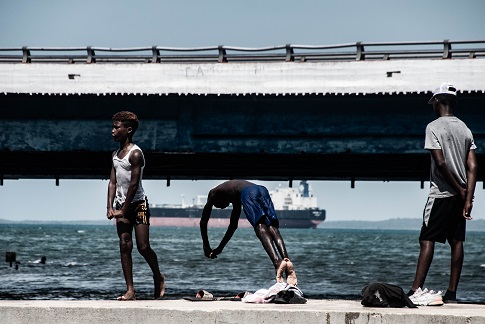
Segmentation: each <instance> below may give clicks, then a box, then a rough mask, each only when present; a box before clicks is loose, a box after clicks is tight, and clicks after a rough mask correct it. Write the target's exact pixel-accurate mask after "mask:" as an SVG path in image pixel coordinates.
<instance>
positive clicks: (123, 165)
mask: <svg viewBox="0 0 485 324" xmlns="http://www.w3.org/2000/svg"><path fill="white" fill-rule="evenodd" d="M133 150H140V152H141V155H142V157H143V166H142V167H141V175H140V180H139V183H138V189H137V190H136V193H135V197H134V198H133V201H130V202H129V203H132V202H134V201H140V200H144V199H145V191H144V190H143V186H142V184H141V179H142V178H143V169H144V168H145V157H144V156H143V151H142V150H141V149H140V148H139V147H138V146H137V145H135V144H133V147H132V148H131V149H130V151H129V152H128V153H127V154H126V155H125V157H123V158H122V159H120V158H118V152H119V149H118V150H117V151H116V152H115V154H114V155H113V166H114V169H115V173H116V196H115V203H118V204H120V205H122V204H123V203H124V202H125V200H126V194H127V193H128V187H129V186H130V181H131V163H130V160H129V159H130V154H131V152H132V151H133Z"/></svg>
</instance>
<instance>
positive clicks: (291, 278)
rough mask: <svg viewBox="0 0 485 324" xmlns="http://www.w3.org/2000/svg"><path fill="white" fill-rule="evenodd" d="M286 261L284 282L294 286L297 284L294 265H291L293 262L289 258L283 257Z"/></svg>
mask: <svg viewBox="0 0 485 324" xmlns="http://www.w3.org/2000/svg"><path fill="white" fill-rule="evenodd" d="M285 261H286V283H287V284H289V285H293V286H296V285H298V279H297V278H296V271H295V267H294V266H293V262H291V261H290V259H288V258H285Z"/></svg>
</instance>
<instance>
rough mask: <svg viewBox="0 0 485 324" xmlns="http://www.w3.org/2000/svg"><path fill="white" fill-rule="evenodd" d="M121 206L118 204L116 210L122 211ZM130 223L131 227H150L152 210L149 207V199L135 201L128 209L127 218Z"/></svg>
mask: <svg viewBox="0 0 485 324" xmlns="http://www.w3.org/2000/svg"><path fill="white" fill-rule="evenodd" d="M121 207H122V206H121V205H120V204H118V203H117V204H116V209H121ZM123 218H126V219H128V220H129V221H130V224H131V225H141V224H143V225H150V208H149V207H148V199H147V197H145V200H139V201H134V202H132V203H131V204H130V207H128V211H127V212H126V214H125V216H124V217H123Z"/></svg>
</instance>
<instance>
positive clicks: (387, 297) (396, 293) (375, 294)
mask: <svg viewBox="0 0 485 324" xmlns="http://www.w3.org/2000/svg"><path fill="white" fill-rule="evenodd" d="M361 294H362V302H361V304H362V305H364V306H367V307H404V306H407V307H410V308H415V307H416V305H414V304H413V302H412V301H411V300H410V299H409V297H408V296H407V295H406V294H405V293H404V291H403V290H402V288H401V287H399V286H396V285H391V284H386V283H378V282H375V283H371V284H369V285H367V286H365V287H364V288H362V293H361Z"/></svg>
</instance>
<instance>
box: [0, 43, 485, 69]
mask: <svg viewBox="0 0 485 324" xmlns="http://www.w3.org/2000/svg"><path fill="white" fill-rule="evenodd" d="M451 58H453V59H474V58H485V40H469V41H451V40H444V41H423V42H384V43H375V42H374V43H373V42H368V43H364V42H357V43H347V44H337V45H294V44H287V45H280V46H271V47H260V48H248V47H234V46H223V45H221V46H207V47H191V48H181V47H163V46H151V47H133V48H107V47H95V46H87V47H33V46H32V47H31V46H23V47H0V63H214V62H219V63H226V62H321V61H364V60H367V61H368V60H391V59H393V60H396V59H451Z"/></svg>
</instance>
